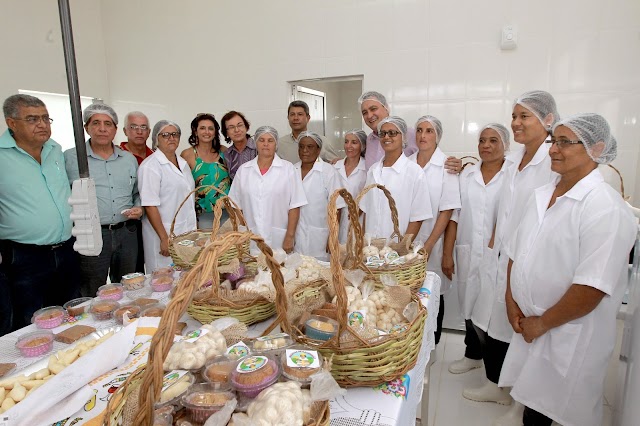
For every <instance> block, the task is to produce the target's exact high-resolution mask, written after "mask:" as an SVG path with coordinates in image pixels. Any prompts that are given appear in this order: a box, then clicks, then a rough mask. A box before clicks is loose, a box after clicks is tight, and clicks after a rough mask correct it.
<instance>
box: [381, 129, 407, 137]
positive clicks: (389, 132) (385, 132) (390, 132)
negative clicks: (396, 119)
mask: <svg viewBox="0 0 640 426" xmlns="http://www.w3.org/2000/svg"><path fill="white" fill-rule="evenodd" d="M400 133H402V132H400V131H398V130H380V131H379V132H378V136H380V137H381V138H384V137H385V136H387V135H389V137H390V138H395V137H396V136H398V135H399V134H400Z"/></svg>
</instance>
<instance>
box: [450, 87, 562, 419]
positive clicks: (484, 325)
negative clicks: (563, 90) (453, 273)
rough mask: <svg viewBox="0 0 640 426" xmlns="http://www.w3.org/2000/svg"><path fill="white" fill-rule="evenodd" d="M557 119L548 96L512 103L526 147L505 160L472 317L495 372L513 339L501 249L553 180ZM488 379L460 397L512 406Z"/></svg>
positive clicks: (514, 415) (516, 411)
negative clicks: (537, 192) (534, 197)
mask: <svg viewBox="0 0 640 426" xmlns="http://www.w3.org/2000/svg"><path fill="white" fill-rule="evenodd" d="M559 118H560V116H559V114H558V110H557V108H556V103H555V100H554V99H553V96H551V94H549V93H548V92H544V91H541V90H537V91H531V92H526V93H524V94H523V95H522V96H520V97H519V98H518V99H516V100H515V102H514V103H513V112H512V114H511V130H512V132H513V140H514V141H516V142H518V143H520V144H522V145H524V149H522V150H519V151H515V152H513V153H511V154H510V155H508V156H507V158H506V165H505V176H504V183H503V185H502V190H501V193H500V202H499V206H498V217H497V219H496V228H495V231H494V237H493V239H492V241H490V242H489V247H488V248H487V250H486V252H485V256H484V257H483V264H482V266H481V271H482V272H481V276H480V286H481V291H480V294H479V295H478V299H477V300H476V303H475V305H474V306H473V312H472V313H471V320H472V321H473V324H474V326H476V327H478V328H479V329H480V330H481V331H482V332H484V333H483V336H484V337H485V339H486V347H487V352H488V353H489V354H490V355H488V356H486V357H483V359H484V362H485V363H492V365H493V368H492V370H494V371H500V370H501V369H502V363H503V362H504V357H505V355H506V353H507V349H508V348H509V342H510V341H511V336H512V335H513V330H512V329H511V326H510V325H509V321H508V320H507V310H506V305H505V301H504V294H505V289H506V285H507V278H506V277H507V263H508V259H507V256H506V255H505V254H504V253H503V252H501V250H502V245H503V242H504V241H507V240H508V239H509V238H510V237H511V236H512V235H513V233H514V231H515V229H516V228H517V226H518V224H519V223H520V219H521V218H522V216H524V214H525V213H526V211H525V206H526V202H527V200H528V198H529V197H530V196H531V194H532V193H533V191H534V189H535V188H537V187H539V186H542V185H545V184H547V183H549V182H550V181H551V180H552V179H553V178H554V176H556V175H555V173H554V172H553V171H551V159H550V158H549V146H548V144H545V143H544V141H545V140H546V139H547V137H548V135H549V131H550V130H551V126H552V125H553V124H554V123H555V122H556V121H558V119H559ZM481 338H482V337H481ZM492 380H493V379H492ZM492 380H488V381H487V382H485V383H484V384H483V385H482V386H480V387H479V388H466V389H464V390H463V392H462V395H463V396H464V397H465V398H467V399H471V400H473V401H479V402H497V403H499V404H510V403H511V397H510V396H509V391H508V389H501V388H499V387H498V385H497V383H495V382H494V381H492ZM522 410H523V407H522V406H521V405H519V404H517V403H516V404H513V405H512V408H511V409H510V410H509V412H507V414H505V415H504V416H502V417H501V418H500V419H499V420H498V421H499V422H501V424H520V418H521V417H522Z"/></svg>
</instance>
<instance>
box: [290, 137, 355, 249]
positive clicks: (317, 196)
mask: <svg viewBox="0 0 640 426" xmlns="http://www.w3.org/2000/svg"><path fill="white" fill-rule="evenodd" d="M297 143H298V157H300V161H299V162H297V163H296V164H294V166H293V167H294V168H295V169H296V174H297V175H298V176H297V178H298V179H299V180H300V181H301V182H302V187H303V188H304V193H305V196H306V197H307V204H306V205H304V206H302V207H300V221H299V222H298V228H297V230H296V245H295V251H296V252H297V253H300V254H304V255H306V256H312V257H315V258H316V259H318V260H324V261H327V260H329V257H328V254H327V241H328V239H329V225H328V222H327V205H328V204H329V197H331V195H332V194H333V193H334V192H335V191H337V190H338V189H340V188H343V187H344V183H343V182H342V179H341V178H340V175H338V172H337V171H336V169H334V168H333V166H332V165H331V164H329V163H325V162H324V161H322V160H321V159H320V151H321V150H322V138H321V137H320V135H318V134H317V133H313V132H309V131H304V132H301V133H300V134H299V135H298V139H297ZM344 205H345V204H344V200H343V199H342V198H338V200H337V203H336V206H337V209H338V210H336V211H335V212H334V214H338V213H339V209H340V208H342V207H344Z"/></svg>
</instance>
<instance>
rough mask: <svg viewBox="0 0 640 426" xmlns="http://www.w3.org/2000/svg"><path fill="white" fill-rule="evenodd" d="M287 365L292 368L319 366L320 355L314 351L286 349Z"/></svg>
mask: <svg viewBox="0 0 640 426" xmlns="http://www.w3.org/2000/svg"><path fill="white" fill-rule="evenodd" d="M286 356H287V366H289V367H292V368H320V357H319V356H318V352H316V351H307V350H300V349H287V350H286Z"/></svg>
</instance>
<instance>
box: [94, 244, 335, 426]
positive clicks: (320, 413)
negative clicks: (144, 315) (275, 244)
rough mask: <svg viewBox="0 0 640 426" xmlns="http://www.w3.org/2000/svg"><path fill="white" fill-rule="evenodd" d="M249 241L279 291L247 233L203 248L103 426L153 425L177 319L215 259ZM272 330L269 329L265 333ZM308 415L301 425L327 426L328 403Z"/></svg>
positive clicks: (213, 269)
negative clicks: (145, 357) (140, 366)
mask: <svg viewBox="0 0 640 426" xmlns="http://www.w3.org/2000/svg"><path fill="white" fill-rule="evenodd" d="M250 240H252V241H254V242H255V243H256V245H257V247H258V249H259V250H260V251H261V252H262V253H264V254H265V256H266V262H267V266H268V267H269V269H270V270H271V273H272V278H273V281H274V283H275V285H276V286H277V287H279V288H283V286H284V283H283V278H282V274H281V272H280V268H279V265H278V264H277V263H276V261H275V260H274V259H273V252H272V251H271V248H269V246H267V245H266V243H265V242H264V241H263V240H262V238H260V237H258V236H256V235H254V234H251V233H249V232H245V233H240V232H231V233H228V234H225V235H224V236H222V237H220V238H219V239H216V240H214V241H213V242H212V243H211V244H210V245H208V246H207V247H206V248H205V249H204V251H203V253H202V254H201V256H200V260H199V261H198V263H197V264H196V266H195V267H194V268H193V269H192V270H191V271H189V272H188V273H187V275H186V277H185V278H184V279H183V280H181V281H180V282H179V283H178V290H177V291H176V294H175V296H174V297H173V299H172V300H171V302H169V305H168V306H167V308H166V310H165V312H164V314H163V315H162V318H161V319H160V324H159V326H158V330H157V332H156V333H155V335H154V336H153V339H152V341H151V347H150V350H149V359H148V361H147V365H146V367H145V368H144V369H139V370H137V371H136V372H134V373H133V374H131V376H129V378H128V380H127V381H126V382H125V383H124V384H123V385H122V386H120V387H119V388H118V390H117V391H116V393H115V394H114V395H113V396H112V398H111V400H110V401H109V404H108V406H107V413H106V415H105V418H104V424H105V425H109V426H115V425H121V424H122V425H125V426H129V425H151V424H152V423H153V416H154V405H155V402H156V401H158V400H159V397H160V392H161V389H162V379H163V375H164V372H163V363H164V360H165V359H166V357H167V354H168V353H169V349H170V348H171V346H172V345H173V340H174V335H175V331H176V324H177V322H178V319H179V318H180V317H181V316H182V314H183V313H184V312H185V310H186V308H187V306H188V304H189V302H190V300H191V298H192V296H193V293H194V292H195V291H196V289H197V288H199V287H200V286H201V285H202V283H203V282H206V281H207V280H209V279H210V277H211V276H213V277H215V276H216V275H217V274H218V272H217V268H218V259H219V257H220V256H221V255H222V254H223V253H225V252H226V251H227V250H229V248H231V247H233V246H234V245H242V244H244V243H248V242H249V241H250ZM285 297H286V296H285V295H284V293H283V292H281V293H279V294H278V295H277V298H278V299H279V300H280V299H283V300H281V301H280V303H286V301H284V299H285ZM281 315H285V314H284V313H283V314H279V317H278V318H276V322H275V323H282V322H283V318H284V316H281ZM272 328H273V327H270V328H269V330H271V329H272ZM127 414H128V415H127ZM311 414H312V419H311V421H310V422H309V423H307V425H305V426H328V425H329V403H328V401H325V402H318V403H315V404H314V406H313V407H312V409H311Z"/></svg>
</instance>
